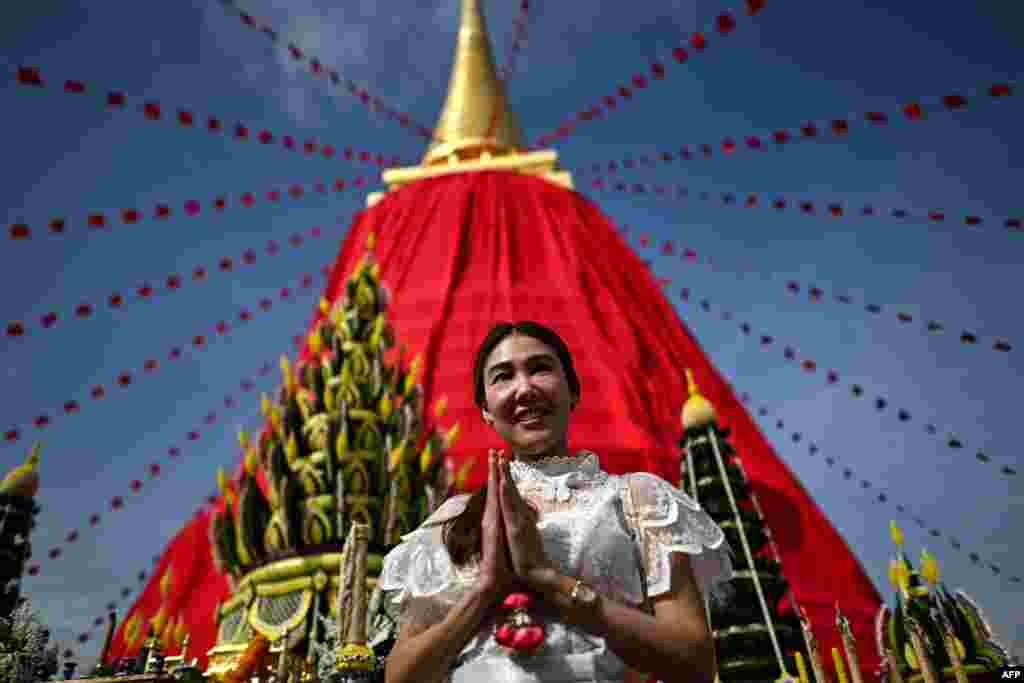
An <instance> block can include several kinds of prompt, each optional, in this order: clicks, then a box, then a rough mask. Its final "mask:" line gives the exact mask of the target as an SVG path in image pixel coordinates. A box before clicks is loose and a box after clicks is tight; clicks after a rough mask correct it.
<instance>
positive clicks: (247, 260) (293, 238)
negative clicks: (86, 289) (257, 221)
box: [7, 227, 323, 337]
mask: <svg viewBox="0 0 1024 683" xmlns="http://www.w3.org/2000/svg"><path fill="white" fill-rule="evenodd" d="M321 234H323V231H322V230H321V229H320V228H319V227H314V228H311V229H310V230H309V233H308V235H309V237H313V238H317V237H320V235H321ZM305 241H306V240H305V236H304V235H303V234H302V233H301V232H294V233H292V234H291V235H289V237H288V239H287V242H286V244H288V245H289V246H292V247H300V246H302V245H303V244H305ZM264 251H265V252H266V254H267V255H268V256H274V255H277V254H279V253H281V244H280V243H279V242H278V241H276V240H269V241H268V242H267V243H266V245H265V246H264ZM257 255H258V251H257V250H256V249H254V248H249V249H246V250H245V251H243V252H242V256H241V258H239V259H238V260H237V261H236V260H235V259H233V258H231V257H230V256H224V257H222V258H220V259H218V261H217V266H216V268H207V267H206V266H196V267H195V268H193V269H192V274H191V280H192V282H203V281H207V280H208V279H209V275H210V274H211V273H215V272H218V271H219V272H221V273H229V272H233V271H234V268H235V264H236V263H241V264H243V265H247V266H249V265H253V264H254V263H256V258H257ZM187 281H188V278H186V277H184V276H182V275H180V274H178V273H172V274H171V275H168V276H167V277H166V279H163V280H154V279H147V280H145V281H144V282H143V283H142V284H141V285H139V286H138V287H136V288H135V289H134V291H135V297H136V300H139V301H141V300H149V299H151V298H152V297H153V296H154V295H155V294H157V293H158V291H160V290H163V291H167V292H174V291H177V290H179V289H181V287H182V286H183V285H184V284H185V283H186V282H187ZM153 283H156V284H153ZM127 302H128V299H127V298H126V297H125V296H124V295H123V294H121V292H120V291H115V292H113V293H111V294H110V295H109V296H108V297H107V298H106V300H105V304H106V305H107V307H109V308H110V309H112V310H114V309H121V308H122V307H123V306H124V305H125V304H126V303H127ZM102 306H103V304H100V303H90V302H88V301H84V302H82V303H80V304H78V305H77V306H75V308H74V315H73V317H74V318H78V319H83V320H84V319H86V318H90V317H92V315H93V314H94V313H95V312H96V311H97V310H98V309H100V308H102ZM59 321H60V316H59V315H58V314H57V312H56V311H49V312H47V313H45V314H44V315H42V316H41V317H40V319H39V327H40V328H42V329H44V330H48V329H54V328H55V327H56V326H57V323H58V322H59ZM28 333H29V328H28V326H27V324H26V323H25V322H24V321H21V320H14V321H11V322H9V323H7V336H8V337H24V336H25V335H26V334H28Z"/></svg>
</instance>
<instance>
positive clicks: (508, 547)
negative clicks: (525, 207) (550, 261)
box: [380, 321, 732, 683]
mask: <svg viewBox="0 0 1024 683" xmlns="http://www.w3.org/2000/svg"><path fill="white" fill-rule="evenodd" d="M473 381H474V397H475V400H476V404H477V406H478V407H479V409H480V412H481V416H482V418H483V420H484V422H486V423H487V424H488V425H489V426H490V427H491V428H493V429H494V430H495V431H496V432H497V433H498V435H499V436H501V438H502V440H503V441H504V442H505V444H506V445H507V447H508V448H509V450H510V452H511V456H510V457H505V454H504V451H502V452H498V453H495V452H493V451H492V452H491V454H490V457H489V471H488V481H487V485H486V486H484V487H483V488H482V489H480V490H478V491H477V492H476V493H474V494H472V495H460V496H455V497H453V498H451V499H449V500H448V501H447V502H445V503H444V504H443V505H442V506H441V507H440V508H439V509H438V510H437V512H435V513H434V514H433V515H432V516H431V517H430V518H429V519H427V521H426V522H425V523H424V524H423V525H422V526H421V527H420V528H419V529H417V530H415V531H413V532H412V533H411V534H409V535H407V536H406V537H405V538H404V540H403V542H402V543H401V544H400V545H399V546H398V547H397V548H395V549H394V550H392V551H391V553H389V554H388V556H387V558H386V559H385V561H384V570H383V573H382V575H381V577H380V586H381V588H382V590H384V591H386V592H388V593H389V594H390V595H391V597H392V599H393V600H394V601H395V602H396V603H397V604H398V605H399V609H400V613H401V619H400V621H401V631H400V634H399V638H398V641H397V643H396V644H395V647H394V649H393V650H392V651H391V654H390V656H389V657H388V661H387V668H386V678H387V680H388V681H389V682H391V683H399V682H405V681H443V680H451V681H453V682H454V683H462V682H466V683H468V682H469V681H479V680H500V681H507V682H508V683H541V682H543V681H568V682H574V681H577V682H583V681H587V682H592V683H618V682H621V681H634V680H637V681H638V680H642V674H640V673H639V672H641V671H643V672H645V673H649V674H653V675H655V676H656V677H657V678H658V679H659V680H661V681H665V682H671V681H682V680H686V681H711V680H713V679H714V677H715V671H716V665H715V656H714V647H713V643H712V639H711V635H710V633H709V631H708V627H707V622H706V620H705V615H704V600H705V595H707V594H708V593H711V592H713V591H714V588H715V586H716V584H717V583H718V582H719V581H722V580H724V579H728V578H729V576H730V575H731V572H732V565H731V557H730V552H729V548H728V546H727V544H726V543H725V540H724V535H723V533H722V531H721V529H719V528H718V526H716V525H715V523H714V522H713V521H712V520H711V519H710V518H709V517H708V516H707V515H706V514H705V513H704V511H703V510H701V509H700V507H699V506H698V505H697V504H696V503H695V502H694V501H693V500H692V499H690V498H688V497H687V496H686V495H685V494H683V493H682V492H681V491H679V490H678V489H676V488H675V487H673V486H671V485H670V484H669V483H668V482H666V481H664V480H662V479H660V478H658V477H656V476H654V475H651V474H640V473H636V474H630V475H625V476H614V475H610V474H608V473H606V472H605V471H603V470H602V469H601V467H600V465H599V464H598V458H597V456H596V455H595V454H594V453H591V452H587V451H581V452H579V453H576V454H570V453H569V450H568V446H567V440H566V431H567V428H568V424H569V418H570V414H571V413H572V411H573V409H574V408H575V406H576V404H577V403H578V402H579V400H580V396H581V388H580V383H579V378H578V377H577V375H576V370H575V367H574V365H573V361H572V355H571V354H570V352H569V349H568V347H567V346H566V345H565V343H564V342H563V341H562V339H561V338H560V337H559V336H558V335H557V334H556V333H555V332H554V331H552V330H551V329H549V328H547V327H545V326H543V325H540V324H539V323H535V322H529V321H526V322H518V323H500V324H497V325H495V326H494V327H493V328H492V329H491V331H490V332H489V333H488V335H487V336H486V338H485V339H484V341H483V342H482V344H481V345H480V347H479V350H478V351H477V354H476V359H475V363H474V368H473ZM449 677H450V678H449Z"/></svg>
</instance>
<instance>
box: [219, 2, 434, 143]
mask: <svg viewBox="0 0 1024 683" xmlns="http://www.w3.org/2000/svg"><path fill="white" fill-rule="evenodd" d="M220 4H221V5H222V6H223V7H224V9H225V11H227V12H228V13H229V14H234V15H236V16H237V17H238V18H239V19H240V20H241V22H242V24H243V25H244V26H245V27H246V28H250V29H252V30H254V31H256V32H257V33H259V34H261V35H263V36H265V37H266V38H267V39H268V40H270V42H271V43H272V44H274V45H275V46H280V45H283V44H284V39H283V38H282V37H281V34H280V32H278V31H277V29H275V28H274V27H272V26H270V25H269V24H267V23H266V22H263V21H260V20H258V19H256V18H255V17H254V16H253V15H252V14H250V13H249V12H246V11H245V10H244V9H242V7H241V6H240V5H239V4H238V3H236V2H235V1H234V0H220ZM287 48H288V54H289V56H291V58H292V59H293V60H294V61H296V62H301V63H302V64H304V65H306V67H307V69H306V73H308V74H309V75H310V76H313V77H316V78H326V79H328V80H329V81H330V83H331V85H334V86H343V89H344V90H345V92H347V93H348V94H350V95H352V96H353V97H355V98H357V99H358V100H359V101H360V102H362V103H363V105H364V106H365V107H366V108H367V109H369V110H370V111H372V112H374V113H377V114H382V115H383V116H384V117H385V118H387V119H388V120H390V121H397V122H398V124H399V125H400V126H401V127H402V128H404V129H405V130H408V131H410V132H412V133H413V134H415V135H418V136H419V137H421V138H424V139H427V140H430V139H432V138H433V135H434V132H433V131H432V130H431V129H430V128H427V127H426V126H424V125H422V124H420V123H417V122H416V121H414V120H413V119H412V118H411V117H410V116H409V115H408V114H407V113H405V112H401V111H399V110H397V109H395V108H394V107H391V106H389V105H388V104H387V103H386V102H384V101H383V100H382V99H380V98H379V97H377V96H375V95H371V94H370V93H369V91H367V90H366V89H365V88H363V87H361V86H359V85H358V84H357V83H355V81H352V80H349V79H347V78H342V76H341V74H340V73H338V70H337V69H335V68H333V67H328V66H324V64H323V63H322V62H321V61H320V60H319V59H318V58H316V57H313V56H310V55H309V54H308V53H307V52H306V50H304V49H303V48H301V47H299V46H298V45H296V44H295V43H288V44H287Z"/></svg>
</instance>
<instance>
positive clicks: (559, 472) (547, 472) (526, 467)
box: [510, 451, 601, 483]
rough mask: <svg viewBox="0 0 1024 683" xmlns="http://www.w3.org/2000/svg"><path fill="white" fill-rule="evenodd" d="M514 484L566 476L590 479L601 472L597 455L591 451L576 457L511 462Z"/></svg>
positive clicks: (580, 453)
mask: <svg viewBox="0 0 1024 683" xmlns="http://www.w3.org/2000/svg"><path fill="white" fill-rule="evenodd" d="M510 468H511V470H512V478H513V479H515V480H516V483H519V482H521V481H530V480H535V479H551V478H554V477H560V476H563V475H566V474H579V475H582V476H583V477H584V478H589V477H592V476H594V475H596V474H598V473H599V472H600V471H601V465H600V463H599V462H598V460H597V455H595V454H594V453H592V452H591V451H578V452H577V453H576V455H564V456H557V457H554V458H543V459H541V460H537V461H532V462H531V461H525V460H513V461H512V463H511V464H510Z"/></svg>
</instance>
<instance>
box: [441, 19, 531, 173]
mask: <svg viewBox="0 0 1024 683" xmlns="http://www.w3.org/2000/svg"><path fill="white" fill-rule="evenodd" d="M522 147H523V134H522V132H521V131H520V129H519V123H518V122H517V121H516V117H515V114H513V113H512V110H511V109H510V108H509V106H508V93H507V92H506V89H505V82H504V81H502V80H501V79H500V78H498V70H497V68H495V65H494V53H493V51H492V50H491V37H490V35H488V33H487V23H486V22H485V21H484V15H483V11H482V9H481V8H480V0H462V19H461V21H460V22H459V33H458V39H457V41H456V43H455V61H454V64H453V65H452V74H451V78H450V79H449V81H448V97H447V98H446V99H445V102H444V108H443V109H442V110H441V116H440V118H439V119H438V121H437V127H436V128H434V138H433V141H432V142H431V143H430V146H429V147H428V148H427V152H426V154H424V155H423V164H424V165H425V166H429V165H432V164H438V163H444V162H446V161H447V160H448V159H449V157H451V156H452V155H455V156H456V157H457V158H458V159H459V160H462V159H466V158H470V159H475V158H479V157H480V156H481V154H492V155H494V156H499V155H502V154H508V153H509V152H514V151H518V150H521V149H522Z"/></svg>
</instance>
